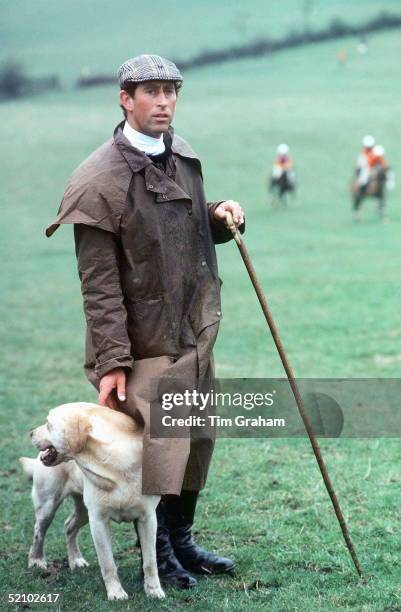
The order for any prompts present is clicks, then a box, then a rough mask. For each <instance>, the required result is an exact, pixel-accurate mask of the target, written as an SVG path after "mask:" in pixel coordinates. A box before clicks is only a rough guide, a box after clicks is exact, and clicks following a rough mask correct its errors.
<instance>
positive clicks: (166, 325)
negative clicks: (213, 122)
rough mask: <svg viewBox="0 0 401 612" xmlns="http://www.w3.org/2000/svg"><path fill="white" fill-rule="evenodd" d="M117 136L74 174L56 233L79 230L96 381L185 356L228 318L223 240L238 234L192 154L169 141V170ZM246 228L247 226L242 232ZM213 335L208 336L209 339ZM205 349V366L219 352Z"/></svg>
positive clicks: (89, 355) (91, 374)
mask: <svg viewBox="0 0 401 612" xmlns="http://www.w3.org/2000/svg"><path fill="white" fill-rule="evenodd" d="M123 125H124V123H121V124H120V125H119V126H117V128H116V130H115V132H114V137H113V138H112V139H110V140H108V141H107V142H106V143H104V144H103V145H102V146H101V147H100V148H99V149H97V150H96V151H95V152H94V153H92V155H90V157H88V158H87V159H86V160H85V161H84V162H83V163H82V164H81V165H80V166H79V167H78V168H77V169H76V170H75V172H74V173H73V175H72V176H71V178H70V180H69V183H68V185H67V188H66V191H65V193H64V197H63V199H62V202H61V205H60V209H59V212H58V215H57V217H56V219H55V220H54V222H53V224H52V225H50V226H49V227H48V228H47V230H46V234H47V236H51V235H52V234H53V233H54V231H55V230H56V229H57V228H58V227H59V225H60V224H63V223H73V224H74V225H75V227H74V230H75V243H76V254H77V259H78V271H79V276H80V279H81V287H82V295H83V300H84V311H85V316H86V321H87V335H86V362H85V369H86V372H87V375H88V378H89V379H90V380H91V381H92V382H93V383H94V384H96V385H97V384H98V382H99V380H100V378H101V377H102V376H103V375H104V374H106V373H107V372H108V371H110V370H112V369H113V368H116V367H126V368H131V367H132V363H133V360H134V359H144V358H149V357H158V356H162V355H169V356H171V357H173V358H177V359H178V358H179V357H180V356H181V355H182V354H183V353H185V351H187V350H188V349H190V348H191V347H196V346H197V342H198V339H199V337H200V336H201V334H202V332H204V330H206V329H207V328H209V327H211V326H216V325H217V326H218V322H219V320H220V319H221V316H222V315H221V305H220V281H219V277H218V271H217V261H216V253H215V248H214V243H221V242H226V241H227V240H229V239H230V238H231V233H230V232H229V230H228V229H227V228H226V227H225V225H224V224H223V223H222V222H220V221H217V220H215V219H214V217H213V211H214V208H215V207H216V206H217V205H218V203H212V204H207V203H206V199H205V194H204V189H203V180H202V171H201V164H200V161H199V159H198V157H197V156H196V154H195V153H194V152H193V150H192V149H191V147H190V146H189V145H188V144H187V143H186V142H185V141H184V140H182V139H181V138H179V137H178V136H176V135H174V133H173V130H172V129H171V128H170V129H169V132H168V133H166V134H165V142H166V145H167V146H169V147H170V148H171V151H172V155H171V163H170V164H169V165H168V167H167V169H166V171H165V172H164V171H163V170H161V169H159V168H158V167H157V166H156V165H155V164H154V163H153V162H152V161H151V159H150V158H149V157H148V156H146V155H145V154H144V153H142V152H141V151H139V150H138V149H136V148H134V147H133V146H131V144H130V143H129V141H128V140H127V139H126V137H125V136H124V134H123V132H122V128H123ZM241 229H242V231H243V228H241ZM203 337H204V338H205V337H207V334H206V335H204V336H203ZM215 337H216V329H214V330H213V333H212V334H210V339H211V340H210V343H209V344H210V346H206V350H205V346H203V351H202V354H203V356H204V359H206V361H207V358H208V355H210V354H211V351H212V344H213V342H214V339H215Z"/></svg>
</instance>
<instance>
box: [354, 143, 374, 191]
mask: <svg viewBox="0 0 401 612" xmlns="http://www.w3.org/2000/svg"><path fill="white" fill-rule="evenodd" d="M375 145H376V141H375V139H374V138H373V136H370V135H367V136H364V138H363V139H362V151H361V152H360V154H359V155H358V158H357V160H356V177H357V183H358V187H359V188H366V186H367V184H368V182H369V178H370V176H371V168H372V162H373V160H374V158H375V154H374V152H373V150H374V148H375Z"/></svg>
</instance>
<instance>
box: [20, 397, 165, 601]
mask: <svg viewBox="0 0 401 612" xmlns="http://www.w3.org/2000/svg"><path fill="white" fill-rule="evenodd" d="M30 435H31V438H32V442H33V444H34V445H35V446H36V447H37V448H39V449H40V450H41V453H40V454H39V455H38V457H37V458H36V459H28V458H26V457H21V459H20V461H21V463H22V466H23V468H24V471H25V472H26V473H27V475H28V476H29V477H30V478H32V480H33V488H32V498H33V503H34V507H35V514H36V522H35V530H34V536H33V543H32V546H31V549H30V552H29V566H30V567H32V566H35V565H36V566H39V567H46V559H45V557H44V553H43V541H44V537H45V535H46V530H47V528H48V527H49V525H50V523H51V522H52V519H53V517H54V514H55V512H56V510H57V508H58V507H59V505H60V504H61V502H62V501H63V499H65V497H67V496H72V498H73V500H74V502H75V509H74V511H73V512H72V514H71V516H69V517H68V519H67V520H66V522H65V529H66V537H67V548H68V561H69V565H70V568H71V569H72V570H73V569H76V568H79V567H83V566H85V565H87V562H86V561H85V559H84V558H83V557H82V555H81V552H80V550H79V547H78V544H77V541H76V537H77V533H78V530H79V529H80V528H81V527H82V526H83V525H85V524H86V523H87V522H88V520H89V525H90V530H91V533H92V537H93V541H94V543H95V548H96V552H97V556H98V559H99V565H100V569H101V572H102V576H103V580H104V583H105V586H106V590H107V597H108V599H109V600H112V599H127V597H128V595H127V593H126V592H125V591H124V589H123V587H122V586H121V583H120V580H119V578H118V575H117V568H116V564H115V562H114V558H113V552H112V548H111V537H110V527H109V523H110V520H111V519H112V520H114V521H117V522H121V521H136V524H137V529H138V535H139V540H140V544H141V549H142V557H143V572H144V587H145V592H146V593H147V594H148V595H150V596H152V597H157V598H162V597H164V593H163V590H162V588H161V586H160V581H159V576H158V572H157V564H156V529H157V520H156V506H157V504H158V503H159V499H160V497H159V496H157V495H142V493H141V488H142V469H141V468H142V430H141V429H140V427H139V426H138V425H137V424H136V423H135V421H134V420H133V419H131V418H130V417H128V416H127V415H125V414H123V413H121V412H117V411H114V410H110V408H104V407H102V406H97V405H96V404H88V403H83V402H82V403H81V402H80V403H73V404H63V405H62V406H58V407H57V408H54V409H53V410H50V412H49V415H48V418H47V421H46V423H45V424H44V425H41V426H40V427H37V428H36V429H34V430H33V431H32V432H31V434H30ZM71 460H73V461H71Z"/></svg>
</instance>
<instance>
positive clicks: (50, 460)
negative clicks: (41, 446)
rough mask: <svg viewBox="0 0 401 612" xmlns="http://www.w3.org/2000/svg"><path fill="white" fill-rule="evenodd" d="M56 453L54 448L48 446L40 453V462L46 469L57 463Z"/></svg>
mask: <svg viewBox="0 0 401 612" xmlns="http://www.w3.org/2000/svg"><path fill="white" fill-rule="evenodd" d="M57 457H58V452H57V451H56V449H55V448H54V446H48V447H47V448H45V450H43V451H42V452H41V453H40V460H41V462H42V463H44V465H47V466H48V467H49V466H50V465H53V464H54V463H55V462H56V461H57Z"/></svg>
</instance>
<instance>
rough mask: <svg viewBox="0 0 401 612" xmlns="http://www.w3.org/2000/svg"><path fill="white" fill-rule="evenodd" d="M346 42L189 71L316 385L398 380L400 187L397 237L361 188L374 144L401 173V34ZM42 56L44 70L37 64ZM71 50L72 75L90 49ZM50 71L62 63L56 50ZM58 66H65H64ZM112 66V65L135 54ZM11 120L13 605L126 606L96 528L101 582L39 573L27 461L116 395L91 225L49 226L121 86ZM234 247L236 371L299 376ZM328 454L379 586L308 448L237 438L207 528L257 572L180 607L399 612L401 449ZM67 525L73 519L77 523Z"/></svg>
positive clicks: (224, 447) (209, 166)
mask: <svg viewBox="0 0 401 612" xmlns="http://www.w3.org/2000/svg"><path fill="white" fill-rule="evenodd" d="M330 4H333V5H334V4H335V3H334V2H333V3H330ZM355 4H356V3H355ZM364 4H366V3H364ZM371 4H372V5H374V4H377V3H371ZM15 5H16V6H17V3H15ZM176 5H177V6H178V3H176ZM37 6H38V7H40V4H39V3H37ZM55 6H58V5H56V4H55ZM72 6H73V5H72ZM85 6H86V5H85ZM174 6H175V5H174ZM210 6H211V5H210ZM2 10H3V11H4V10H5V9H4V6H3V9H2ZM8 10H10V8H8ZM84 14H85V12H84ZM88 14H89V12H88ZM43 27H45V26H43ZM94 27H95V26H94ZM99 27H100V26H99ZM124 27H126V23H124ZM77 37H78V34H77ZM188 38H189V34H188ZM99 39H100V38H99ZM64 40H65V39H64ZM75 40H76V43H78V42H79V37H78V38H75ZM169 40H170V43H171V44H172V39H169ZM117 42H118V41H117ZM88 44H89V43H88ZM118 44H120V43H118ZM77 47H78V45H77ZM341 47H343V48H346V49H347V50H348V52H349V62H348V64H347V65H346V66H345V67H339V66H338V65H337V62H336V52H337V50H338V45H336V44H325V45H321V46H319V47H313V48H305V49H303V50H300V51H297V52H286V53H282V54H280V55H277V56H276V57H274V58H265V59H258V60H257V61H250V60H248V61H242V62H238V63H235V64H227V65H225V66H223V67H221V68H213V69H203V70H201V71H199V72H193V73H189V74H188V75H187V77H186V80H185V86H184V88H183V90H182V96H181V99H180V102H179V109H178V114H177V119H176V121H175V127H176V130H177V132H179V133H180V134H181V135H182V136H183V137H185V138H186V139H188V141H190V142H191V144H192V145H193V146H194V148H195V149H196V150H197V151H198V153H199V155H200V156H201V158H202V159H203V160H204V176H205V183H206V188H207V193H208V196H209V199H210V200H213V199H221V198H224V197H230V198H235V199H237V200H239V201H240V202H241V203H242V204H243V206H244V208H245V209H246V212H247V233H246V243H247V245H248V248H249V252H250V255H251V257H252V259H253V261H254V264H255V267H256V269H257V271H258V273H259V276H260V280H261V282H262V285H263V286H264V287H265V289H266V292H267V296H268V298H269V300H270V302H271V306H272V309H273V313H274V315H275V316H276V319H277V322H278V325H279V329H280V330H281V333H282V338H283V341H284V344H285V346H286V348H287V350H288V353H289V356H290V359H291V361H292V363H293V366H294V369H295V371H296V373H297V374H298V375H299V376H304V377H313V376H315V377H319V376H320V377H325V376H326V377H336V376H340V377H355V376H366V377H397V376H398V372H399V362H400V359H401V349H400V341H401V311H400V308H399V304H400V297H401V291H400V266H401V253H400V248H399V233H400V224H401V212H400V207H399V202H400V196H399V189H397V190H396V191H394V193H392V194H391V195H390V198H389V206H388V216H389V219H390V222H389V223H388V224H380V223H379V222H378V221H377V219H376V215H375V210H374V206H373V203H372V202H367V203H366V205H365V207H364V209H363V221H362V222H361V223H360V224H354V223H353V222H352V220H351V215H350V202H349V193H348V187H349V181H350V178H351V175H352V170H353V164H354V161H355V157H356V154H357V152H358V150H359V146H360V139H361V137H362V136H363V135H364V134H365V133H367V132H371V133H373V134H375V135H376V138H377V139H378V140H379V141H380V142H381V143H382V144H383V145H384V146H385V147H386V150H387V157H388V159H389V161H390V163H391V164H392V165H393V167H394V168H395V169H396V171H397V170H398V168H400V167H401V153H400V149H399V142H400V136H401V134H400V129H399V127H398V123H397V117H398V107H399V97H400V93H401V85H400V80H399V66H398V57H399V56H400V53H401V41H400V37H399V35H398V33H392V34H381V35H377V36H372V37H371V40H370V50H369V53H368V55H366V56H360V55H358V54H357V52H356V49H355V41H354V40H347V41H342V42H341ZM54 48H55V47H54ZM61 48H62V47H61V45H60V49H61ZM196 48H197V49H198V48H199V46H197V47H196ZM138 49H139V48H138ZM138 49H132V52H133V53H136V52H137V50H138ZM166 49H167V46H166ZM171 50H173V48H172V47H171ZM194 50H195V46H194ZM50 51H51V49H50V48H49V56H50V55H51V53H50ZM38 53H39V51H38ZM177 54H178V50H177ZM95 55H96V54H94V57H95ZM106 55H107V53H106V50H104V57H106ZM116 55H117V53H116ZM125 55H126V53H125V54H124V55H123V56H122V57H121V59H124V58H125ZM32 56H33V58H39V55H35V52H34V51H33V54H32ZM65 56H66V48H65V47H64V57H65ZM67 57H68V61H66V62H65V63H66V64H68V70H70V74H71V75H72V74H73V73H74V72H75V70H76V68H75V66H77V67H78V63H77V56H76V57H75V59H74V57H73V56H71V57H70V56H69V55H68V54H67ZM36 61H37V62H38V63H37V64H36V65H37V66H39V64H40V61H43V64H42V66H43V67H46V69H47V70H49V71H50V70H51V67H49V65H47V64H45V62H44V58H43V57H42V60H40V61H39V59H33V63H35V62H36ZM52 61H54V69H56V68H55V67H56V66H57V65H59V62H57V61H56V58H54V60H52ZM109 62H110V63H109V64H108V66H109V68H110V69H111V68H112V67H114V66H115V63H116V57H113V58H110V59H109ZM102 66H103V67H107V66H105V64H103V63H102ZM0 116H1V119H2V120H1V128H0V129H1V140H2V143H3V151H4V153H3V158H2V164H1V167H0V180H1V184H2V187H3V198H4V201H5V204H6V205H5V206H4V207H3V213H2V220H3V227H4V228H5V231H4V232H3V241H2V245H1V247H0V248H1V251H0V253H1V256H2V260H3V262H6V268H5V273H4V274H3V295H4V302H3V310H2V324H3V327H4V330H5V333H4V337H3V342H2V344H1V346H0V351H1V359H2V363H3V364H4V366H5V372H6V376H5V379H4V382H3V383H2V387H1V391H2V395H3V406H4V407H3V410H2V413H1V417H0V419H1V420H0V423H1V425H2V427H3V432H4V434H5V435H4V437H3V439H2V441H1V449H2V465H1V468H2V470H3V475H4V476H6V478H4V479H3V483H2V489H3V490H2V493H3V500H4V510H3V516H2V521H3V524H2V526H3V528H4V529H3V536H2V540H3V547H4V549H5V550H7V554H8V555H9V556H8V560H7V559H6V561H5V563H4V565H3V566H2V567H3V572H4V575H3V576H2V578H3V584H7V585H9V588H8V590H9V591H12V592H21V591H23V592H59V591H60V592H62V608H61V609H63V610H64V609H70V610H71V609H76V610H78V609H79V610H89V609H91V610H93V609H95V610H108V609H110V607H109V606H108V604H107V603H106V602H105V601H104V593H103V588H102V585H101V580H100V574H99V570H98V567H97V563H96V560H95V556H94V551H93V546H92V544H91V541H90V536H89V533H88V532H86V533H85V534H83V538H82V541H83V548H84V550H85V553H86V556H87V557H88V559H89V560H90V561H91V568H89V569H88V570H85V571H84V572H83V573H82V574H79V575H74V576H70V575H69V574H68V572H67V571H66V570H65V568H63V566H62V563H59V565H57V564H56V565H55V566H54V567H53V570H52V572H50V573H49V574H48V575H42V574H41V573H40V572H32V571H31V570H28V569H26V558H25V555H26V554H27V551H28V544H29V539H30V537H31V527H32V512H31V507H30V500H29V495H28V486H27V484H26V483H25V482H23V480H22V477H21V476H20V474H19V472H18V473H15V470H16V469H17V468H16V459H17V457H18V456H19V455H21V454H29V455H31V456H32V455H33V450H32V449H31V447H30V446H29V441H28V439H27V437H26V435H25V432H26V431H28V430H29V429H31V428H32V427H33V426H34V425H35V424H36V423H38V422H40V421H41V420H42V419H43V416H44V414H45V413H46V412H47V409H48V408H49V407H52V406H53V405H56V404H58V403H61V402H64V401H72V400H73V399H76V398H82V399H88V400H92V399H95V397H96V395H95V393H94V392H93V391H92V390H91V389H90V388H89V386H88V384H87V382H86V381H85V380H84V377H83V374H82V372H81V361H82V350H83V315H82V308H81V297H80V293H79V283H78V280H77V275H76V272H75V260H74V254H73V245H72V232H71V228H62V229H60V230H59V232H58V234H56V235H55V236H54V237H53V238H52V239H50V240H49V239H46V238H45V237H44V235H43V230H44V227H45V226H46V225H48V224H49V223H50V222H51V220H52V218H53V216H54V215H55V212H56V209H57V207H58V202H59V200H60V197H61V194H62V192H63V188H64V185H65V182H66V180H67V178H68V176H69V174H70V173H71V171H72V169H73V168H74V167H75V166H76V165H77V164H78V163H79V162H80V161H81V160H82V159H83V158H84V157H85V156H86V155H87V154H88V153H89V152H90V151H91V150H93V148H95V147H96V146H97V145H98V144H100V143H101V142H103V140H105V139H106V138H108V137H109V135H110V133H111V130H112V127H113V126H114V125H115V124H116V123H117V122H118V121H119V120H120V109H119V108H118V104H117V92H116V91H114V90H113V88H110V87H104V88H99V89H96V90H95V91H73V90H71V91H67V92H65V93H63V94H60V93H53V94H51V95H47V96H43V97H37V98H32V99H29V100H22V101H18V102H13V103H4V104H2V105H1V106H0ZM282 141H287V142H288V143H289V144H290V146H291V149H292V152H293V154H294V157H295V162H296V167H297V173H298V176H299V194H298V196H297V200H296V201H295V202H294V203H293V204H291V205H290V207H289V209H288V210H272V209H271V208H270V207H269V206H268V205H267V195H266V176H267V174H268V171H269V169H270V164H271V160H272V158H273V156H274V151H275V147H276V145H277V144H278V143H279V142H282ZM218 252H219V261H220V275H221V277H222V278H223V281H224V286H223V301H224V303H223V306H224V315H225V318H224V320H223V324H222V328H221V333H220V336H219V341H218V344H217V348H216V361H217V364H218V372H219V374H220V376H227V377H235V376H238V377H246V376H249V377H250V376H259V377H266V376H280V375H281V374H282V369H281V366H280V364H279V362H278V358H277V356H276V354H275V350H274V349H273V346H272V341H271V339H270V338H269V335H268V334H267V332H266V331H265V324H264V322H263V320H262V316H261V314H260V312H259V308H258V306H257V302H256V297H255V296H254V294H253V292H252V290H251V288H250V284H249V280H248V278H247V276H246V273H245V271H244V269H243V267H242V264H241V262H240V258H239V255H238V253H237V252H236V248H235V245H233V244H227V245H223V246H221V247H219V248H218ZM378 413H380V407H378ZM378 418H379V414H378ZM323 447H324V453H325V456H326V457H327V458H328V464H329V469H330V471H331V472H332V474H333V480H334V484H335V486H336V488H337V489H338V492H339V496H340V500H341V501H342V504H343V506H344V509H345V511H346V512H345V513H346V516H347V519H348V520H349V521H350V526H351V531H352V534H353V536H354V539H355V545H356V547H357V549H358V551H359V553H360V557H361V561H362V564H363V566H364V567H365V568H366V571H367V574H368V577H369V579H368V581H367V583H366V584H364V583H358V582H357V580H356V578H355V576H354V575H353V572H352V569H351V568H350V565H349V563H348V559H347V555H346V551H345V550H344V547H343V545H342V543H341V539H340V535H339V531H338V527H337V525H336V523H335V520H334V518H333V516H332V512H331V509H330V507H329V503H328V500H327V499H326V494H325V492H324V491H323V490H322V485H321V483H320V477H319V476H318V474H317V472H316V468H315V465H314V462H313V459H312V458H311V455H310V452H309V449H308V445H307V443H306V442H305V441H304V440H297V441H294V440H281V441H278V440H273V441H272V440H220V441H219V443H218V448H217V451H216V457H215V461H214V464H213V468H212V473H211V479H210V484H209V486H208V488H207V490H206V492H205V493H204V494H203V499H202V502H201V512H200V518H199V523H198V525H199V528H200V529H201V533H202V536H201V540H202V542H203V543H206V544H208V545H209V546H212V547H215V548H216V549H217V548H218V549H220V550H221V551H222V552H224V553H225V554H227V555H231V556H234V557H235V558H236V559H237V562H238V572H237V578H236V579H233V580H230V579H224V578H221V579H217V580H208V581H202V584H201V585H200V587H199V588H198V589H197V591H196V592H193V593H191V594H182V593H181V594H173V595H170V596H169V599H168V600H167V603H166V604H161V606H160V609H166V610H167V609H170V607H171V606H174V607H180V608H185V609H190V610H200V609H204V608H205V607H208V608H209V609H212V610H217V609H219V610H220V609H227V610H244V609H245V610H262V609H265V608H266V606H270V607H271V609H273V610H288V609H308V610H334V609H354V610H362V609H364V610H384V609H394V610H396V609H398V608H397V606H398V607H399V599H400V596H401V591H400V589H399V586H398V575H397V572H399V552H398V547H397V544H396V533H397V531H396V524H397V521H398V506H399V482H400V475H399V470H398V467H397V466H398V459H399V453H400V451H399V443H398V440H371V441H369V440H358V441H352V440H345V441H344V440H339V441H324V443H323ZM65 514H66V512H65V511H64V513H63V512H61V513H60V517H59V518H58V519H57V522H56V525H57V526H58V529H60V528H61V524H62V517H61V515H65ZM56 525H55V526H54V528H53V529H52V530H51V532H50V534H49V540H48V549H49V558H60V557H61V558H63V557H64V555H65V551H64V543H63V541H62V539H61V538H60V537H59V534H58V532H57V529H56ZM131 531H132V530H131V529H130V527H129V526H120V527H116V529H115V530H114V533H115V551H116V553H117V558H118V563H119V566H120V568H121V572H120V573H121V575H122V577H123V580H124V582H125V584H127V585H128V590H129V592H130V593H133V595H134V597H135V599H134V601H131V603H130V604H129V605H130V606H131V607H126V608H124V609H127V610H128V609H134V605H135V606H136V607H137V605H138V603H139V604H140V607H141V609H142V610H151V609H154V608H153V607H152V605H151V604H149V603H148V602H146V601H145V598H144V596H143V595H142V594H140V593H139V591H138V589H139V584H138V581H137V580H136V577H133V576H132V571H134V572H136V571H137V570H138V556H137V553H136V552H135V551H134V550H133V535H132V533H131ZM255 581H256V582H255ZM257 581H259V582H257ZM255 585H256V586H255ZM258 585H259V586H258ZM6 591H7V589H6ZM77 593H78V594H79V595H77ZM116 607H118V606H116Z"/></svg>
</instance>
